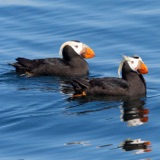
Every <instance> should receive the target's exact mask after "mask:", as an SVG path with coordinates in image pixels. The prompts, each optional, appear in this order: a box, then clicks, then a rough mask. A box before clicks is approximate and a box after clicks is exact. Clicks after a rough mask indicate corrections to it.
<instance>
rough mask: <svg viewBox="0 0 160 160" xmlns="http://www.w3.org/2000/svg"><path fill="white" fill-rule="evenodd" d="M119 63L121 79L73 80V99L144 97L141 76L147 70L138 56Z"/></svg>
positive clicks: (144, 90)
mask: <svg viewBox="0 0 160 160" xmlns="http://www.w3.org/2000/svg"><path fill="white" fill-rule="evenodd" d="M123 57H124V60H122V62H121V63H120V66H119V69H118V73H119V74H120V72H121V70H122V78H116V77H105V78H93V79H90V80H86V79H82V78H81V79H80V78H79V79H78V78H76V79H73V80H72V81H70V84H71V85H72V86H73V88H74V90H75V94H74V95H73V97H79V96H89V95H92V96H98V95H104V96H139V95H146V83H145V80H144V77H143V76H142V74H146V73H148V68H147V66H146V65H145V64H144V62H143V61H142V59H141V58H140V57H139V56H133V57H127V56H123Z"/></svg>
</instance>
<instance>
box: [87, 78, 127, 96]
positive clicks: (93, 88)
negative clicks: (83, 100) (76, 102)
mask: <svg viewBox="0 0 160 160" xmlns="http://www.w3.org/2000/svg"><path fill="white" fill-rule="evenodd" d="M89 83H90V89H87V90H86V92H88V93H89V94H93V95H110V96H119V95H120V96H124V95H125V94H126V90H127V89H128V87H129V85H128V83H127V81H125V80H123V79H121V78H114V77H113V78H112V77H107V78H95V79H92V80H90V82H89Z"/></svg>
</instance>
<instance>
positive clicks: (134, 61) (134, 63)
mask: <svg viewBox="0 0 160 160" xmlns="http://www.w3.org/2000/svg"><path fill="white" fill-rule="evenodd" d="M123 57H124V60H122V62H121V63H120V65H119V68H118V75H119V76H120V72H121V70H122V66H123V63H124V62H125V61H127V62H128V65H129V67H130V68H131V69H132V70H133V71H135V72H137V69H138V67H139V65H140V62H143V61H142V59H141V57H138V56H137V57H135V58H134V57H128V56H125V55H123Z"/></svg>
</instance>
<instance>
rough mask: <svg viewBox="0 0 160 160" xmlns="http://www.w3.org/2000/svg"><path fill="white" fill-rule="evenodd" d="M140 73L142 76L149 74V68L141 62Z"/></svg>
mask: <svg viewBox="0 0 160 160" xmlns="http://www.w3.org/2000/svg"><path fill="white" fill-rule="evenodd" d="M138 72H139V73H140V74H147V73H148V68H147V66H146V65H145V64H144V63H143V62H140V66H139V69H138Z"/></svg>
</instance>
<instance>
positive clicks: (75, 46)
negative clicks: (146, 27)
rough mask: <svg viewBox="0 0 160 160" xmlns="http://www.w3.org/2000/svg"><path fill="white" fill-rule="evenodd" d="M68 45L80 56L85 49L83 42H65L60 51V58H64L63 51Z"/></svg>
mask: <svg viewBox="0 0 160 160" xmlns="http://www.w3.org/2000/svg"><path fill="white" fill-rule="evenodd" d="M66 45H69V46H71V47H72V48H73V49H74V51H75V52H76V53H77V54H79V55H80V53H81V51H82V49H83V46H85V45H84V44H83V43H82V42H75V41H68V42H65V43H63V44H62V46H61V47H60V50H59V55H60V57H62V51H63V48H64V47H65V46H66Z"/></svg>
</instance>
